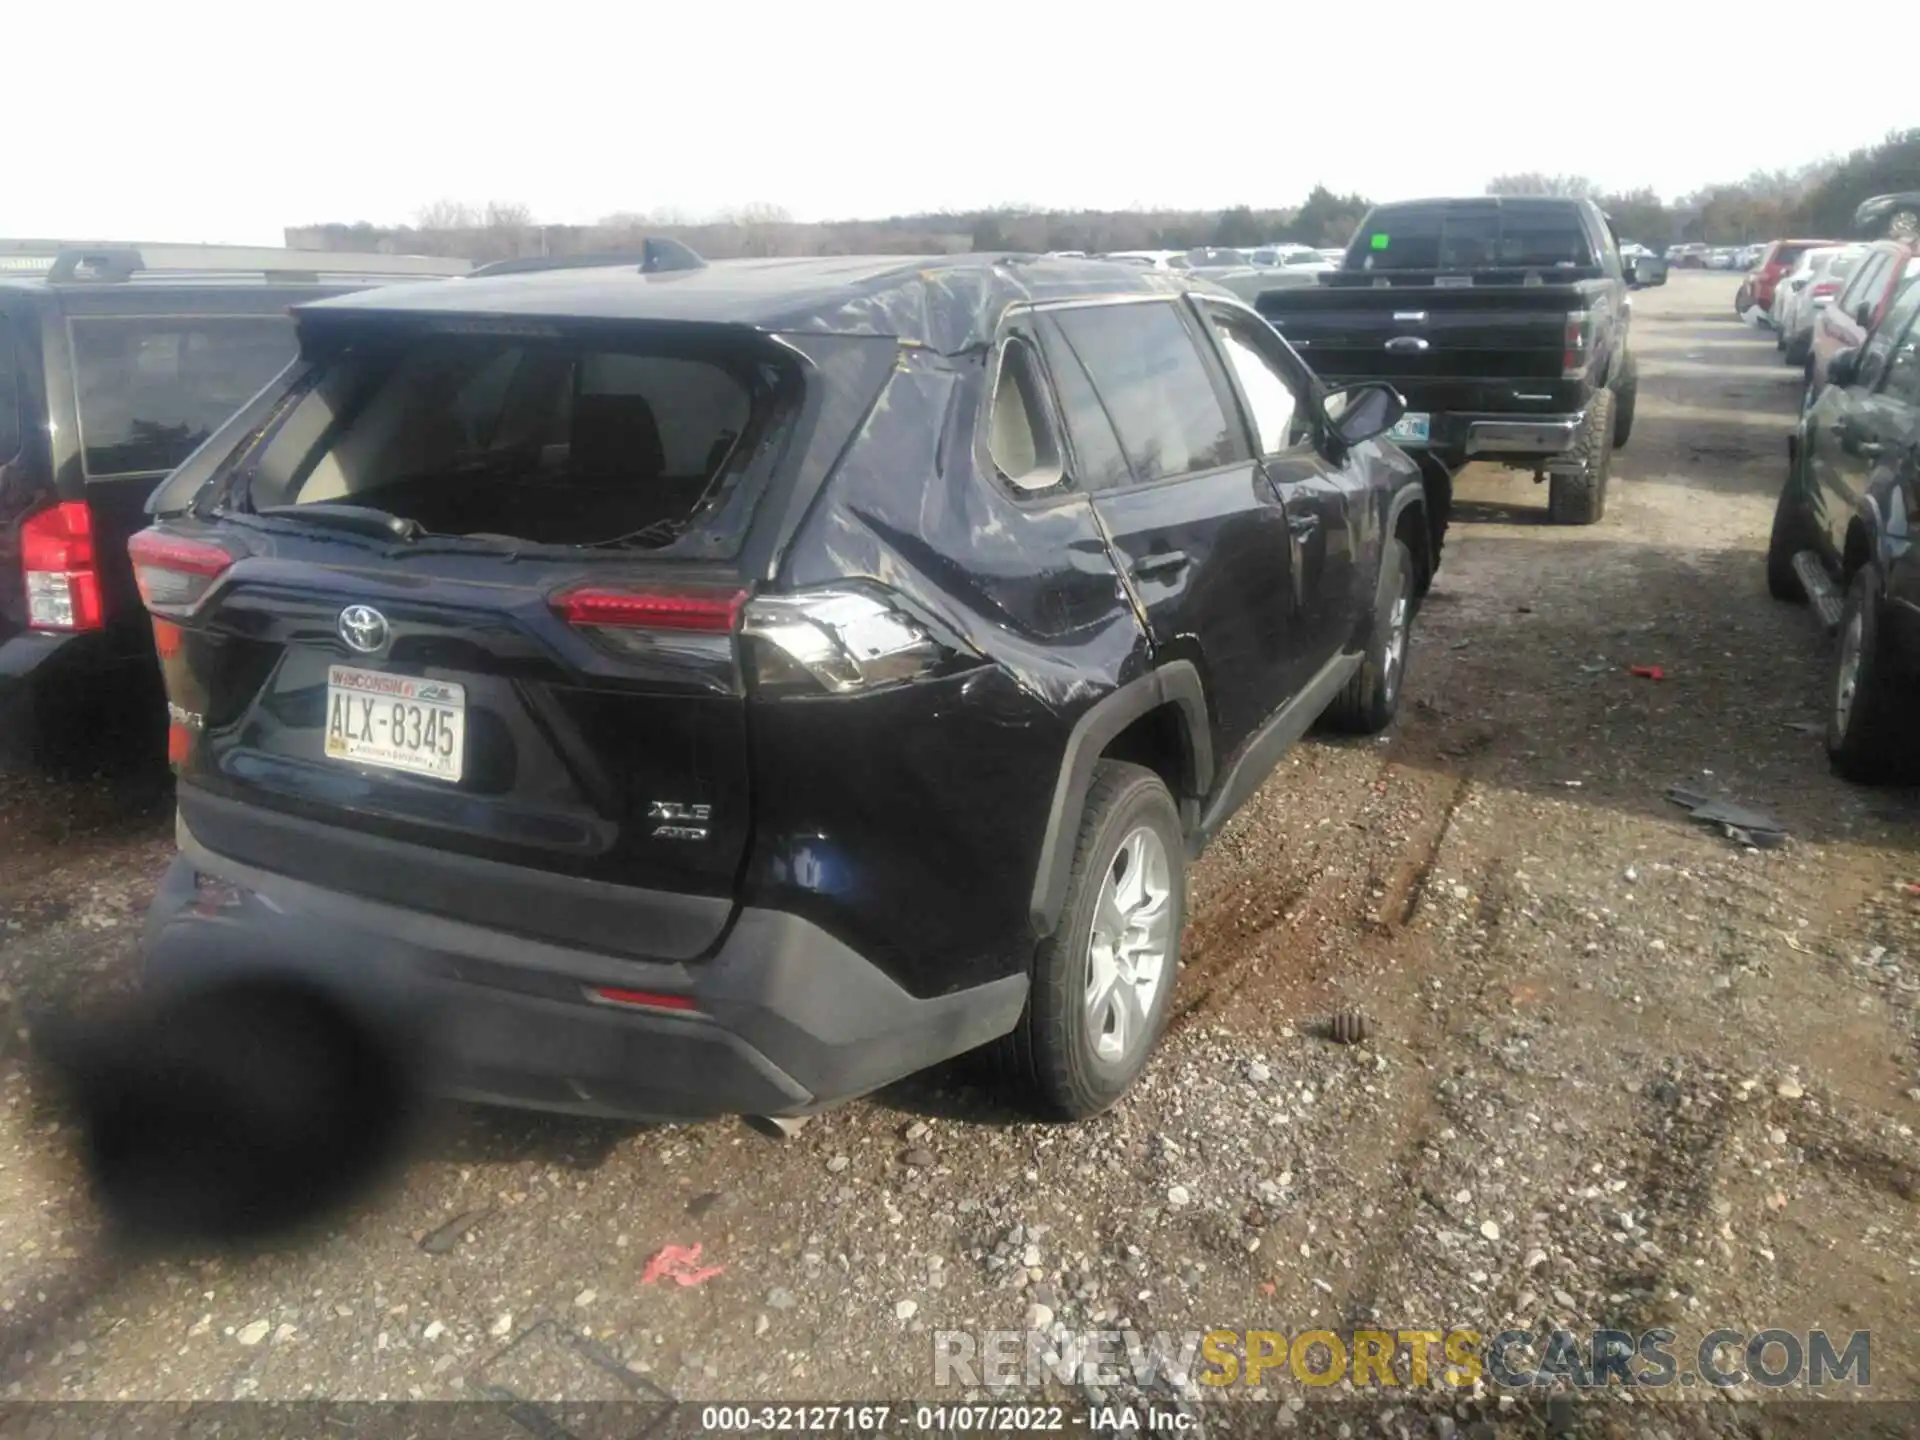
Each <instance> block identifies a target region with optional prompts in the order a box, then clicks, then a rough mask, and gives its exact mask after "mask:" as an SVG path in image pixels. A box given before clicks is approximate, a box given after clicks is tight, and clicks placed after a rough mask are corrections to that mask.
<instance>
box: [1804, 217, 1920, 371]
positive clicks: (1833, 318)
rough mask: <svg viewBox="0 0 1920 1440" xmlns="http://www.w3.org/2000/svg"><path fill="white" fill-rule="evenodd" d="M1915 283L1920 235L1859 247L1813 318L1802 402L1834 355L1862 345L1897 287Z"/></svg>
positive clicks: (1891, 301) (1919, 275) (1880, 320)
mask: <svg viewBox="0 0 1920 1440" xmlns="http://www.w3.org/2000/svg"><path fill="white" fill-rule="evenodd" d="M1915 280H1920V237H1915V238H1914V239H1912V240H1877V241H1875V242H1874V243H1872V244H1871V245H1868V246H1867V247H1865V253H1864V254H1863V255H1862V257H1861V259H1860V261H1859V263H1858V264H1856V265H1855V266H1854V269H1853V276H1852V278H1851V279H1850V280H1849V281H1848V282H1847V285H1846V288H1845V289H1843V290H1842V291H1841V292H1840V293H1839V295H1838V296H1837V297H1836V298H1835V299H1834V302H1833V303H1832V304H1831V305H1827V306H1823V307H1821V308H1820V310H1819V311H1818V312H1817V314H1816V317H1815V319H1814V322H1813V337H1812V341H1811V343H1810V344H1809V346H1808V351H1807V356H1806V367H1807V373H1806V392H1805V399H1806V402H1807V403H1808V404H1811V403H1812V401H1813V400H1814V398H1815V397H1816V396H1817V395H1818V394H1819V393H1820V391H1821V390H1822V389H1823V388H1824V387H1825V386H1826V383H1827V371H1828V368H1829V367H1830V366H1831V365H1832V363H1833V359H1834V357H1835V356H1836V355H1838V354H1839V353H1840V352H1842V351H1844V350H1857V349H1859V348H1860V346H1862V345H1864V344H1865V343H1866V341H1867V337H1868V336H1869V335H1871V334H1872V333H1874V332H1875V331H1876V330H1878V329H1879V327H1880V326H1881V324H1882V323H1883V322H1884V321H1885V320H1886V318H1887V312H1888V311H1890V310H1891V309H1892V308H1893V305H1894V302H1895V300H1897V299H1898V298H1899V296H1900V294H1901V293H1902V291H1903V289H1904V288H1905V287H1906V286H1907V285H1910V284H1911V283H1913V282H1914V281H1915Z"/></svg>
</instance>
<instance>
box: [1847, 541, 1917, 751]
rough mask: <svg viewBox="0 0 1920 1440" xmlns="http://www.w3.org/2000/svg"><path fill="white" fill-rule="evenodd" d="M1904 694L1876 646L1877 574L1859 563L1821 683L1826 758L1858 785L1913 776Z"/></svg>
mask: <svg viewBox="0 0 1920 1440" xmlns="http://www.w3.org/2000/svg"><path fill="white" fill-rule="evenodd" d="M1906 701H1907V695H1906V692H1905V690H1904V688H1903V687H1902V686H1901V685H1900V684H1899V683H1898V677H1897V676H1896V674H1895V673H1894V671H1893V667H1892V666H1890V665H1889V664H1888V662H1887V656H1886V654H1885V652H1884V651H1883V650H1882V648H1881V644H1880V575H1879V572H1878V571H1877V570H1876V569H1875V568H1874V567H1873V566H1871V565H1862V566H1861V567H1860V569H1859V570H1858V571H1857V572H1855V574H1854V577H1853V583H1852V584H1851V585H1849V586H1848V587H1847V603H1846V608H1845V609H1844V610H1843V611H1842V612H1841V615H1840V643H1839V645H1838V646H1837V647H1836V648H1835V652H1834V663H1833V673H1832V677H1831V679H1830V680H1829V682H1828V686H1827V759H1828V760H1829V761H1830V762H1831V763H1832V765H1833V769H1834V772H1835V773H1836V774H1838V775H1840V776H1841V777H1842V778H1844V779H1847V780H1852V781H1855V782H1857V783H1860V784H1866V785H1877V784H1886V783H1888V782H1896V781H1905V780H1911V779H1912V778H1914V773H1915V766H1914V761H1913V745H1912V742H1911V737H1910V735H1909V733H1908V731H1909V729H1910V726H1909V724H1908V723H1907V717H1906V716H1905V715H1904V714H1903V711H1905V710H1906V709H1907V705H1906Z"/></svg>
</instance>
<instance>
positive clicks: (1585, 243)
mask: <svg viewBox="0 0 1920 1440" xmlns="http://www.w3.org/2000/svg"><path fill="white" fill-rule="evenodd" d="M1352 257H1353V258H1352V263H1351V265H1350V267H1349V268H1358V269H1362V270H1486V269H1523V270H1525V269H1543V270H1544V269H1554V268H1560V267H1574V266H1582V265H1591V264H1593V263H1595V262H1594V256H1593V245H1592V243H1591V242H1590V241H1589V240H1588V238H1587V232H1586V228H1585V227H1584V226H1583V225H1582V224H1581V223H1580V215H1579V212H1578V211H1576V210H1573V209H1566V208H1561V207H1557V206H1556V207H1546V206H1542V207H1537V208H1536V207H1532V206H1525V207H1520V208H1513V207H1501V208H1498V209H1496V208H1494V207H1492V206H1488V207H1486V208H1484V209H1482V208H1452V209H1408V210H1399V211H1386V212H1382V213H1378V214H1376V215H1375V216H1374V217H1373V218H1372V219H1371V220H1369V221H1368V222H1367V224H1366V225H1365V226H1363V227H1362V229H1361V230H1360V233H1359V234H1357V235H1356V236H1354V239H1353V249H1352Z"/></svg>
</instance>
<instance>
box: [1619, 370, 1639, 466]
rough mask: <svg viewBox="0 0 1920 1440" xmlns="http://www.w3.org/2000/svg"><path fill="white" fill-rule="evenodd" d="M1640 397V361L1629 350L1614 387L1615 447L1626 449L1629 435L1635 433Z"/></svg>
mask: <svg viewBox="0 0 1920 1440" xmlns="http://www.w3.org/2000/svg"><path fill="white" fill-rule="evenodd" d="M1639 398H1640V362H1639V361H1638V360H1635V359H1634V358H1633V354H1632V352H1631V351H1629V352H1628V354H1627V358H1626V361H1625V363H1624V364H1622V365H1621V367H1620V378H1619V379H1618V380H1616V381H1615V382H1614V387H1613V448H1614V449H1616V450H1621V449H1625V448H1626V444H1627V437H1628V436H1629V435H1631V434H1633V406H1634V402H1635V401H1636V400H1638V399H1639Z"/></svg>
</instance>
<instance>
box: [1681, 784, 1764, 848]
mask: <svg viewBox="0 0 1920 1440" xmlns="http://www.w3.org/2000/svg"><path fill="white" fill-rule="evenodd" d="M1667 799H1669V800H1671V801H1672V802H1673V803H1674V804H1676V805H1680V806H1684V807H1685V808H1686V809H1687V811H1688V812H1689V813H1691V814H1692V816H1693V818H1694V819H1695V820H1698V821H1699V822H1700V823H1701V824H1702V825H1715V826H1718V827H1719V828H1720V830H1721V832H1722V833H1723V834H1725V835H1726V836H1727V837H1728V838H1729V839H1731V840H1735V841H1738V842H1739V843H1740V844H1742V845H1752V846H1754V847H1755V848H1756V849H1760V850H1772V849H1774V848H1776V847H1777V846H1779V845H1782V844H1784V843H1785V842H1786V838H1787V830H1786V827H1785V826H1784V825H1782V824H1781V823H1780V822H1779V821H1777V820H1775V819H1774V818H1773V817H1772V816H1770V815H1763V814H1762V813H1761V812H1760V811H1758V810H1749V809H1748V808H1747V807H1746V806H1744V805H1736V804H1734V803H1733V802H1732V801H1731V800H1717V799H1715V798H1714V797H1713V796H1711V795H1702V794H1700V793H1699V792H1698V791H1697V790H1689V789H1687V788H1686V787H1685V786H1682V785H1675V786H1674V787H1673V788H1671V789H1670V790H1668V791H1667Z"/></svg>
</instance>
